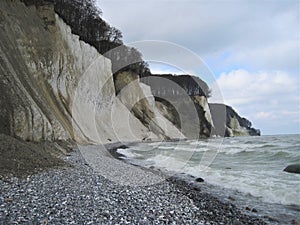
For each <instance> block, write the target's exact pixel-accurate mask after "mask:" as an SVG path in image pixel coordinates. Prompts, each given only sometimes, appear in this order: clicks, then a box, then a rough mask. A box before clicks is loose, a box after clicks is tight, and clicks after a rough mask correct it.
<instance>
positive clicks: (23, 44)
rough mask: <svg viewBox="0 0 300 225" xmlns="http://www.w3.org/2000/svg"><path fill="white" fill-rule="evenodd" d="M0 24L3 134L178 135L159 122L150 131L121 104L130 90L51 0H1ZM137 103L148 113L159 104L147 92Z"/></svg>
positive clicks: (102, 138)
mask: <svg viewBox="0 0 300 225" xmlns="http://www.w3.org/2000/svg"><path fill="white" fill-rule="evenodd" d="M0 29H1V32H0V40H1V42H0V90H1V97H0V110H1V111H0V115H1V116H0V122H1V124H0V130H1V132H2V133H5V134H7V135H10V136H15V137H19V138H21V139H24V140H31V141H41V140H58V139H62V140H67V139H72V140H75V141H77V142H80V143H97V142H102V143H106V142H110V141H120V140H122V141H135V140H142V139H145V138H147V137H150V138H153V139H155V138H156V139H158V138H175V137H178V136H177V135H179V136H180V135H181V133H180V132H179V131H178V132H177V129H176V128H174V130H176V132H177V133H176V132H175V133H176V135H174V136H170V137H169V136H167V135H166V132H165V130H164V128H162V127H160V125H159V123H158V122H157V123H155V124H156V130H159V131H156V130H155V129H154V130H151V128H149V127H147V126H145V123H142V122H141V120H140V118H138V116H137V114H138V113H137V112H138V110H131V109H128V107H126V105H125V104H124V102H126V101H127V100H128V98H129V99H130V95H129V94H130V93H123V94H122V95H121V96H120V97H116V95H115V93H116V91H115V87H114V81H113V78H112V72H111V62H110V60H109V59H107V58H105V57H103V56H102V55H100V54H99V53H98V51H97V50H96V49H95V48H94V47H91V46H90V45H89V44H86V43H85V42H83V41H80V40H79V37H78V36H76V35H74V34H72V32H71V29H70V28H69V27H68V26H67V25H66V24H65V23H64V22H63V21H62V20H61V19H60V18H59V17H58V16H57V15H56V14H55V12H54V6H53V4H52V3H51V2H50V3H49V2H47V1H46V2H44V3H43V4H41V5H39V6H38V7H36V6H29V7H26V6H25V5H24V4H23V3H21V2H20V1H13V2H11V1H9V0H3V1H1V2H0ZM136 87H139V88H140V91H139V92H140V93H142V92H143V90H145V89H147V87H144V86H141V85H140V84H139V83H137V84H136ZM124 95H125V96H127V97H124ZM128 96H129V97H128ZM124 99H127V100H126V101H125V100H124ZM122 101H123V102H122ZM139 104H140V106H139V107H137V108H145V109H147V110H148V108H149V116H150V115H151V113H150V111H154V109H153V108H152V109H151V107H150V104H149V102H148V100H147V99H144V100H143V101H142V102H141V103H139ZM131 111H133V113H131ZM147 115H148V114H147ZM123 117H125V119H124V118H123ZM128 121H129V122H128ZM151 121H152V120H150V118H149V121H148V123H149V124H150V123H151ZM128 124H130V127H128ZM128 129H130V130H131V131H132V132H129V130H128ZM161 133H162V134H163V135H161ZM175 133H172V134H175Z"/></svg>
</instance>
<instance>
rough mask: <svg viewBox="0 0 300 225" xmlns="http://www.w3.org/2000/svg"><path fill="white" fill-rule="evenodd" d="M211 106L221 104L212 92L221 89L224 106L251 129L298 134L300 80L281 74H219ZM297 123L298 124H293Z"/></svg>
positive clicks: (246, 72) (274, 72)
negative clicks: (227, 106)
mask: <svg viewBox="0 0 300 225" xmlns="http://www.w3.org/2000/svg"><path fill="white" fill-rule="evenodd" d="M212 89H213V97H212V98H211V99H210V102H220V101H221V99H220V97H218V96H216V97H214V90H216V89H220V91H221V93H222V95H223V99H224V103H225V104H228V105H231V106H233V108H235V109H236V110H237V111H238V112H239V113H240V114H241V115H242V116H246V117H248V118H249V119H250V120H251V121H252V122H253V123H254V125H256V126H257V127H258V128H261V129H262V131H263V132H264V130H266V131H267V133H269V132H276V130H273V131H272V130H270V125H271V126H272V127H273V129H275V127H276V129H277V132H279V133H280V130H283V129H284V130H290V132H292V133H299V132H300V123H299V116H300V108H299V105H300V78H299V76H298V75H296V76H293V75H292V74H288V73H286V72H282V71H259V72H254V73H252V72H249V71H246V70H242V69H239V70H234V71H231V72H229V73H222V74H221V76H220V77H219V79H217V81H216V83H215V84H214V85H213V87H212ZM295 121H298V122H295Z"/></svg>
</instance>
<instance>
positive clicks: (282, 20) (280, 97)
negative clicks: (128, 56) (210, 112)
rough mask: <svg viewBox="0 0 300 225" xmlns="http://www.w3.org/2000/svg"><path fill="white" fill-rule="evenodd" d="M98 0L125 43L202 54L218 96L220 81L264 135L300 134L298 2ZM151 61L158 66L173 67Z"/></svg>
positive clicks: (230, 100)
mask: <svg viewBox="0 0 300 225" xmlns="http://www.w3.org/2000/svg"><path fill="white" fill-rule="evenodd" d="M97 3H98V6H99V8H100V9H101V10H102V11H103V18H104V19H105V20H106V21H107V22H108V23H109V24H111V25H113V26H115V27H117V28H118V29H120V30H121V31H122V33H123V40H124V42H125V44H126V43H131V42H135V41H143V40H159V41H168V42H172V43H175V44H177V45H179V46H182V47H184V48H187V49H189V50H191V51H192V52H194V53H196V54H197V55H198V56H199V57H200V58H201V59H202V60H203V61H204V62H205V63H206V64H207V66H208V67H209V68H210V70H211V71H212V72H213V74H214V76H215V79H216V83H215V84H212V83H210V86H211V88H212V89H213V94H214V90H216V89H217V88H216V87H218V88H219V89H220V90H221V92H222V95H223V99H224V102H225V103H226V104H229V105H231V106H233V107H234V109H236V111H237V112H238V113H239V114H240V115H242V116H245V117H247V118H248V119H250V120H251V121H252V123H253V125H254V126H255V127H256V128H260V129H261V131H262V133H263V134H283V133H298V134H299V133H300V29H299V27H300V1H299V0H270V1H263V0H249V1H244V0H239V1H238V0H230V1H226V0H218V1H214V0H207V1H206V0H185V1H183V0H169V1H167V0H97ZM142 53H143V52H142ZM161 54H163V53H161ZM178 57H180V55H178ZM182 60H184V59H182ZM150 65H151V69H152V71H153V72H161V71H164V72H168V71H167V69H166V67H165V66H163V65H160V64H155V63H152V64H150ZM175 66H176V65H175ZM168 69H170V72H172V71H175V69H174V70H173V69H172V68H168ZM198 75H199V74H198ZM200 78H201V75H200ZM210 101H211V102H215V101H220V100H219V99H217V98H216V97H212V98H211V99H210Z"/></svg>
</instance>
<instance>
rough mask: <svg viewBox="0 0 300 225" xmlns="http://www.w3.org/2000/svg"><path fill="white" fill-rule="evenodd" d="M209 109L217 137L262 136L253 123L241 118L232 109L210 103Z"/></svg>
mask: <svg viewBox="0 0 300 225" xmlns="http://www.w3.org/2000/svg"><path fill="white" fill-rule="evenodd" d="M209 108H210V111H211V115H212V119H213V122H214V124H215V132H216V134H217V135H219V136H226V137H231V136H259V135H260V130H258V129H255V128H253V127H252V124H251V122H250V121H249V120H248V119H246V118H242V117H241V116H239V115H238V113H237V112H236V111H235V110H234V109H233V108H232V107H230V106H227V105H224V104H218V103H210V104H209ZM224 112H225V113H224Z"/></svg>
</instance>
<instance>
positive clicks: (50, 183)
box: [0, 149, 266, 224]
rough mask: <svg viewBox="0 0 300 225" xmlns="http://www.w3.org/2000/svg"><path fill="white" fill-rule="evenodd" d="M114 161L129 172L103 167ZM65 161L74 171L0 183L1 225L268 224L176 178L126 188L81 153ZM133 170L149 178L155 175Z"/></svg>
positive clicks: (103, 159)
mask: <svg viewBox="0 0 300 225" xmlns="http://www.w3.org/2000/svg"><path fill="white" fill-rule="evenodd" d="M108 159H111V160H112V161H109V163H110V164H113V165H112V166H115V167H120V165H121V166H122V167H121V168H116V169H120V171H122V169H124V168H127V167H123V165H124V164H125V163H124V162H121V161H118V160H116V159H114V158H112V156H109V154H108V155H101V156H100V157H99V158H98V160H99V162H100V163H101V162H103V165H105V164H104V162H107V161H108ZM65 160H66V161H67V162H68V163H69V164H71V165H72V166H71V167H65V168H57V169H50V170H48V171H44V172H41V173H38V174H33V175H29V176H27V177H26V178H22V179H18V178H11V179H9V180H5V181H4V180H0V193H1V194H0V224H266V223H265V222H264V221H262V220H261V219H259V218H255V217H252V216H249V215H245V214H243V213H242V212H241V211H240V210H239V209H237V208H236V207H235V206H234V205H232V204H231V203H222V202H220V201H219V200H218V199H217V198H215V197H213V196H211V195H209V194H207V193H203V192H201V190H200V189H199V188H195V187H193V186H190V185H188V184H187V183H186V182H183V181H180V180H178V179H176V178H169V179H167V180H164V181H163V182H160V183H156V184H154V185H150V186H140V185H120V184H119V183H115V182H113V181H111V180H110V179H107V178H105V177H104V176H102V175H101V174H99V173H98V172H97V170H95V169H94V168H93V166H91V165H90V164H88V163H87V161H86V158H85V157H83V156H82V155H81V153H80V150H79V149H75V150H74V152H72V153H70V155H69V156H67V157H65ZM120 163H121V164H120ZM126 165H128V164H126ZM128 166H131V165H128ZM131 167H132V168H133V170H134V171H135V172H136V171H138V173H140V175H141V176H143V175H145V177H146V178H147V176H148V175H149V173H151V171H146V170H143V169H141V168H138V167H134V166H131Z"/></svg>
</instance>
